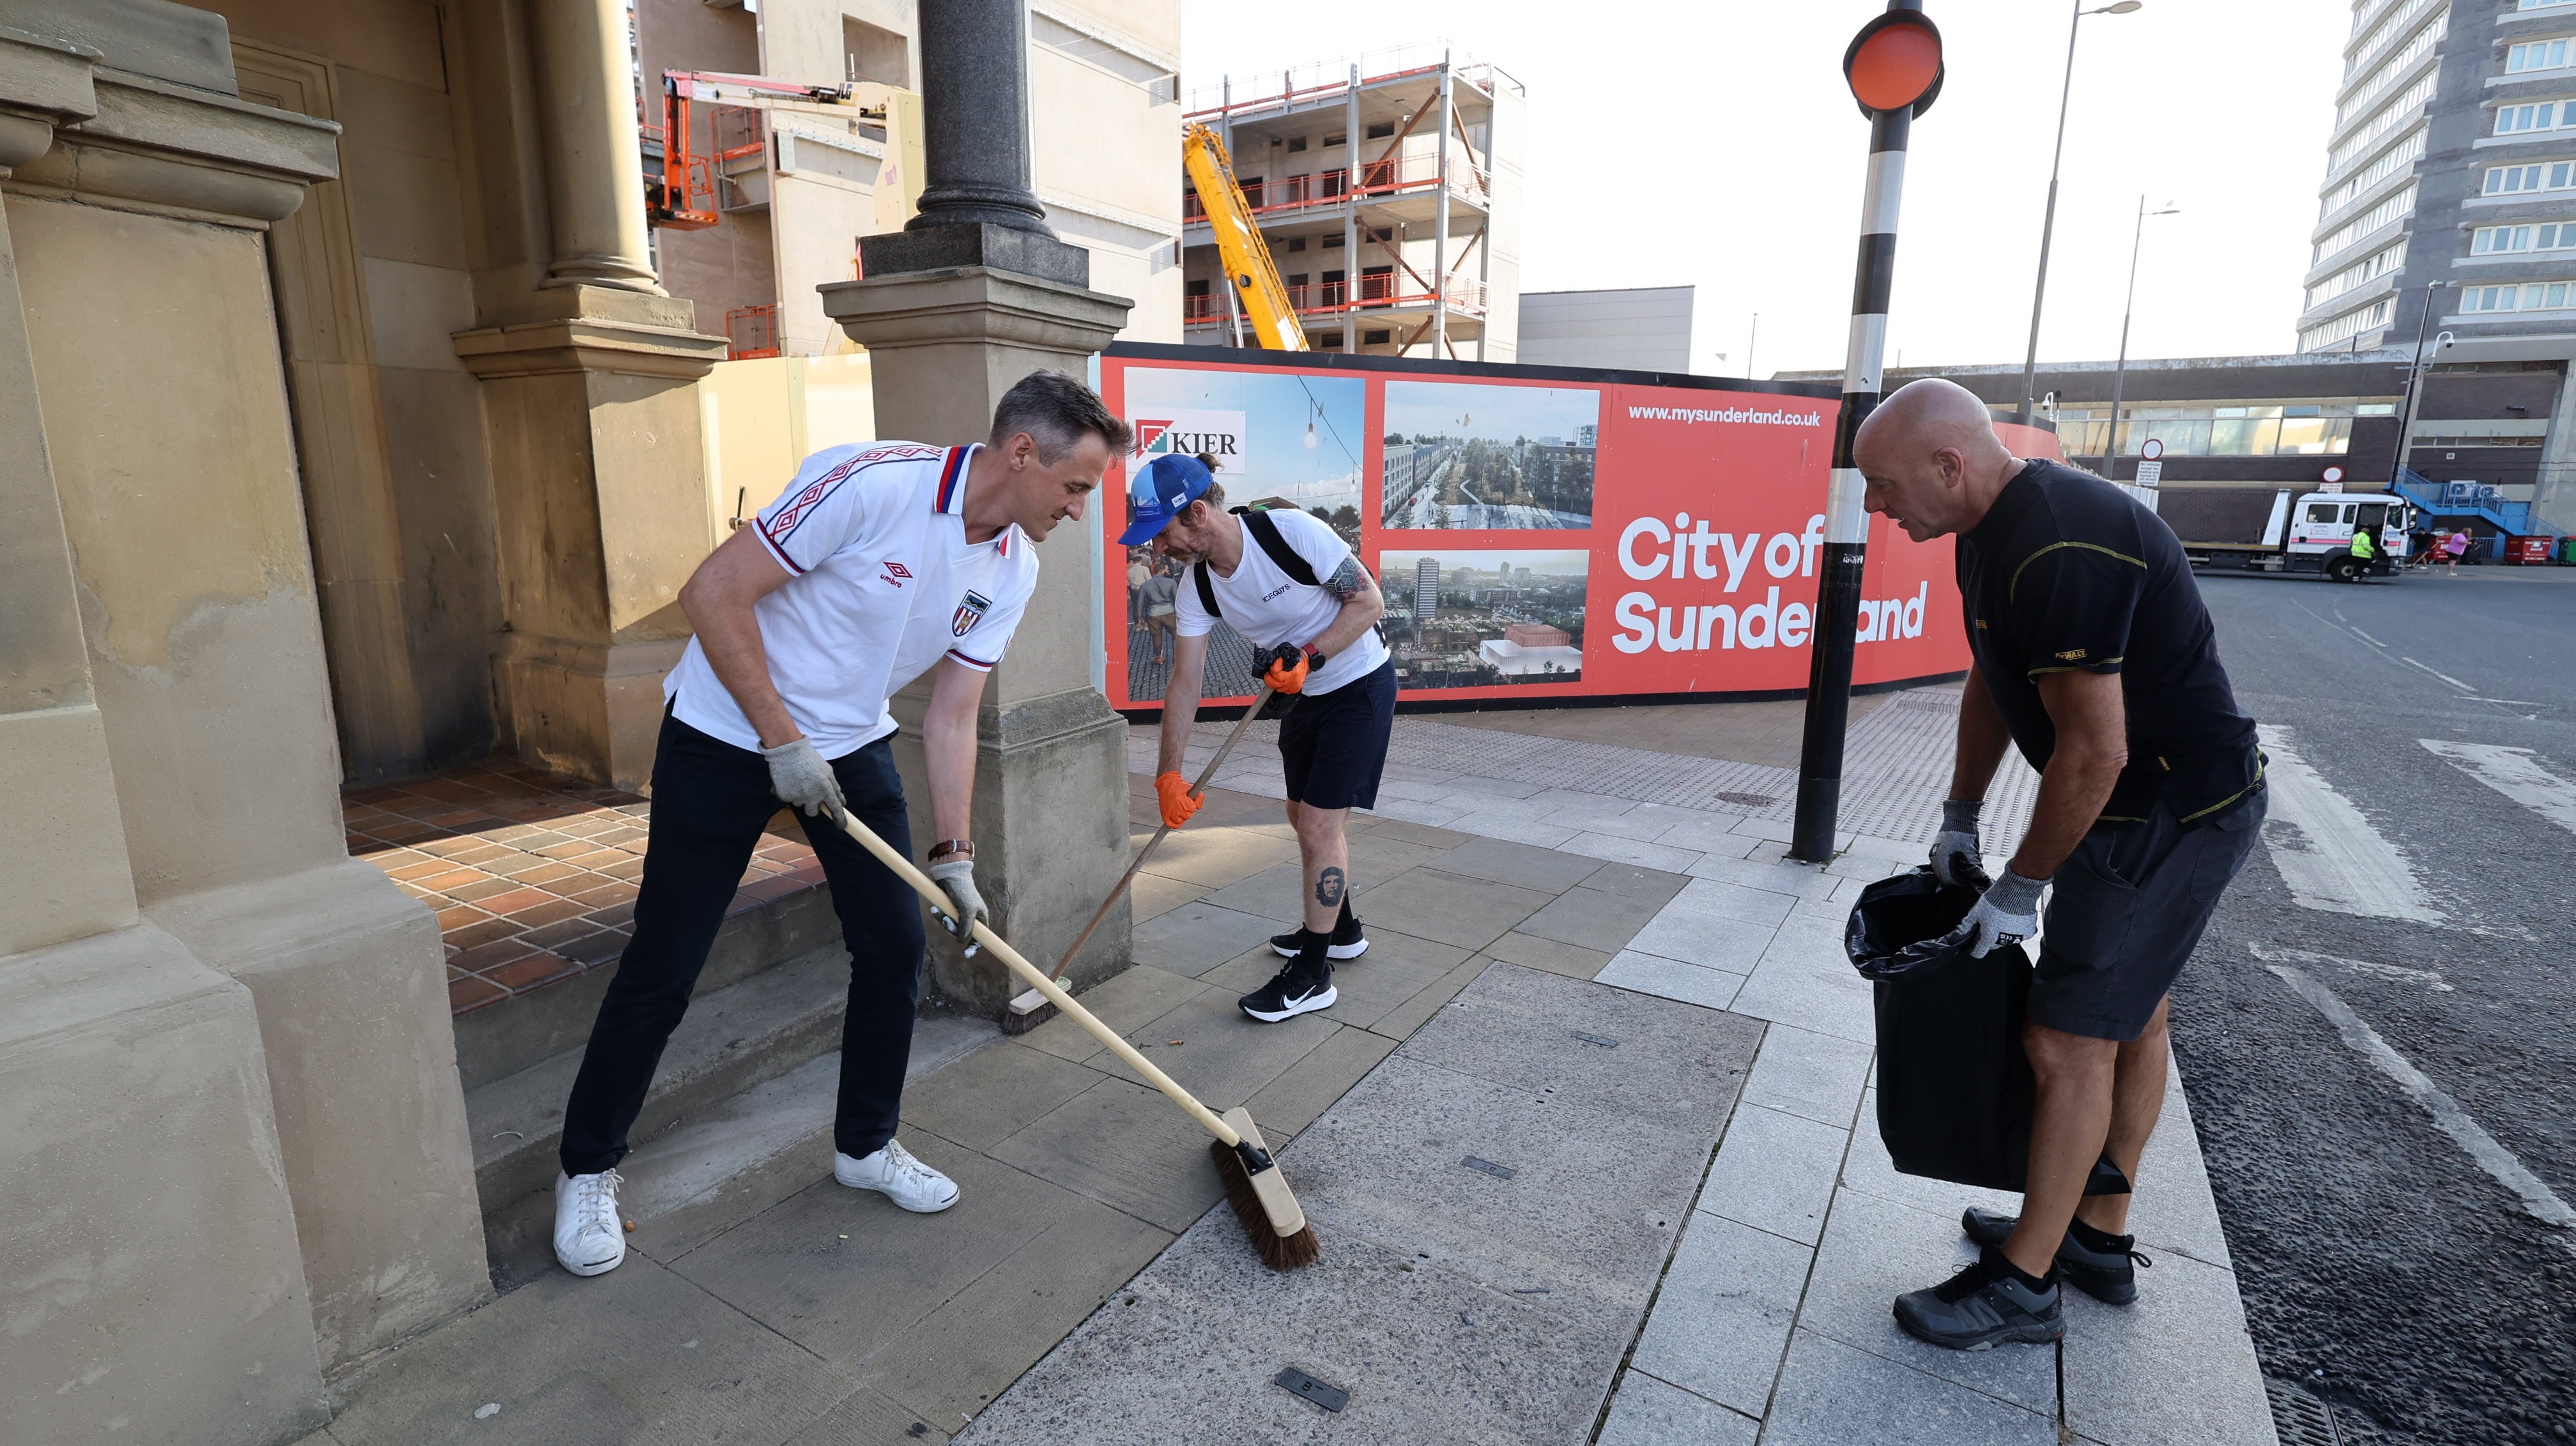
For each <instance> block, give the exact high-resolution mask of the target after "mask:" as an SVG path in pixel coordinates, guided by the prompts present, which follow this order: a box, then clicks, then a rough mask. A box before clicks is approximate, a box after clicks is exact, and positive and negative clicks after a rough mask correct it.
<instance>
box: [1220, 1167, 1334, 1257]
mask: <svg viewBox="0 0 2576 1446" xmlns="http://www.w3.org/2000/svg"><path fill="white" fill-rule="evenodd" d="M1208 1154H1209V1155H1211V1156H1213V1157H1214V1158H1215V1160H1216V1173H1217V1178H1218V1179H1221V1180H1223V1181H1225V1198H1226V1203H1228V1204H1230V1205H1232V1206H1233V1207H1234V1214H1235V1218H1236V1219H1238V1220H1240V1221H1242V1222H1243V1233H1244V1234H1246V1235H1248V1236H1250V1237H1251V1238H1252V1248H1253V1249H1254V1250H1256V1251H1258V1252H1260V1255H1261V1263H1262V1264H1264V1265H1266V1266H1269V1267H1270V1268H1271V1269H1272V1270H1295V1269H1296V1268H1298V1267H1299V1266H1301V1265H1312V1264H1314V1263H1315V1262H1316V1260H1317V1259H1319V1258H1320V1257H1321V1256H1322V1255H1323V1253H1324V1243H1323V1242H1322V1241H1321V1240H1318V1239H1316V1238H1315V1226H1314V1222H1312V1221H1309V1222H1307V1224H1306V1228H1305V1229H1303V1230H1300V1231H1298V1232H1297V1233H1296V1234H1294V1235H1287V1236H1283V1235H1281V1234H1280V1233H1279V1232H1278V1231H1277V1230H1276V1229H1274V1228H1273V1227H1272V1226H1271V1224H1270V1213H1269V1212H1268V1211H1266V1210H1264V1209H1262V1208H1261V1196H1260V1195H1259V1194H1258V1193H1256V1192H1255V1191H1254V1190H1253V1188H1252V1176H1251V1174H1250V1173H1249V1172H1248V1171H1246V1170H1245V1169H1244V1167H1243V1157H1242V1156H1241V1155H1238V1154H1236V1153H1235V1151H1234V1147H1233V1146H1231V1145H1225V1144H1220V1143H1218V1142H1217V1141H1214V1140H1210V1141H1209V1142H1208Z"/></svg>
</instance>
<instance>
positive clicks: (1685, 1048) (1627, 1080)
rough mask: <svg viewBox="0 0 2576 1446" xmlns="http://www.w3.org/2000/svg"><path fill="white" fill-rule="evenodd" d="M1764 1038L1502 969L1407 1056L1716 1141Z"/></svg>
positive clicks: (1599, 990) (1713, 1016)
mask: <svg viewBox="0 0 2576 1446" xmlns="http://www.w3.org/2000/svg"><path fill="white" fill-rule="evenodd" d="M1760 1038H1761V1030H1760V1028H1759V1027H1758V1026H1756V1025H1754V1024H1753V1023H1752V1022H1751V1021H1749V1020H1744V1019H1739V1018H1736V1017H1734V1016H1732V1015H1727V1014H1720V1013H1718V1012H1716V1011H1714V1010H1706V1009H1695V1008H1692V1007H1690V1006H1688V1005H1680V1004H1675V1003H1673V1002H1672V1001H1669V1000H1662V999H1651V998H1647V997H1645V996H1642V995H1638V994H1635V993H1631V992H1630V991H1628V990H1624V989H1608V988H1603V987H1602V986H1600V985H1598V984H1588V983H1585V982H1583V981H1581V980H1575V979H1567V978H1564V977H1562V976H1559V975H1554V974H1548V973H1544V972H1542V971H1539V970H1534V969H1522V968H1518V967H1516V966H1513V965H1510V964H1497V965H1495V966H1494V967H1493V968H1491V969H1488V970H1486V971H1485V973H1484V975H1483V977H1481V978H1480V979H1478V980H1477V982H1476V986H1475V987H1474V988H1473V989H1471V990H1469V991H1468V992H1467V994H1466V995H1465V996H1463V997H1461V998H1459V999H1456V1000H1453V1001H1451V1003H1450V1006H1449V1008H1448V1010H1447V1011H1445V1012H1444V1013H1443V1014H1442V1016H1441V1019H1440V1027H1439V1028H1438V1029H1436V1030H1425V1031H1423V1032H1421V1033H1418V1034H1416V1035H1414V1036H1413V1038H1412V1039H1410V1040H1408V1041H1406V1042H1405V1046H1404V1048H1403V1050H1402V1051H1400V1056H1401V1057H1402V1058H1404V1059H1408V1060H1412V1061H1415V1062H1418V1063H1422V1064H1430V1065H1438V1066H1440V1067H1441V1068H1443V1069H1449V1070H1455V1071H1457V1072H1458V1073H1460V1074H1464V1075H1470V1076H1473V1077H1475V1078H1478V1079H1482V1080H1488V1081H1491V1082H1493V1083H1495V1084H1499V1085H1507V1086H1510V1087H1511V1088H1513V1089H1514V1090H1517V1091H1519V1092H1520V1093H1522V1094H1524V1095H1531V1096H1540V1097H1545V1098H1547V1099H1549V1100H1552V1101H1554V1102H1557V1103H1562V1104H1571V1105H1581V1106H1585V1107H1589V1108H1597V1109H1606V1110H1611V1111H1614V1112H1617V1113H1619V1114H1622V1115H1625V1116H1627V1117H1630V1118H1632V1119H1635V1120H1638V1121H1641V1122H1651V1123H1652V1124H1654V1125H1656V1126H1657V1127H1659V1128H1666V1129H1671V1128H1683V1129H1687V1130H1689V1131H1691V1132H1692V1133H1694V1134H1699V1133H1704V1134H1706V1135H1707V1136H1708V1137H1709V1138H1710V1139H1711V1140H1712V1141H1713V1140H1715V1139H1716V1138H1717V1136H1718V1135H1720V1134H1721V1133H1723V1132H1724V1131H1725V1128H1726V1116H1727V1113H1728V1111H1730V1110H1731V1109H1733V1107H1734V1104H1735V1097H1736V1094H1737V1092H1738V1091H1739V1090H1740V1089H1742V1087H1743V1084H1744V1077H1745V1073H1746V1071H1747V1070H1748V1069H1749V1068H1750V1067H1751V1065H1752V1061H1753V1055H1754V1051H1755V1049H1756V1048H1757V1046H1758V1044H1759V1041H1760Z"/></svg>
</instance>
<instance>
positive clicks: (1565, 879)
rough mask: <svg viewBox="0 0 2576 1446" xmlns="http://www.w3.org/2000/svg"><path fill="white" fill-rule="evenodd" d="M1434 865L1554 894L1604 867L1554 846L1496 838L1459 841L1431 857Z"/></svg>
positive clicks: (1457, 872)
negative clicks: (1574, 856)
mask: <svg viewBox="0 0 2576 1446" xmlns="http://www.w3.org/2000/svg"><path fill="white" fill-rule="evenodd" d="M1431 866H1432V867H1433V868H1436V869H1438V870H1440V871H1441V872H1442V873H1445V874H1456V875H1458V876H1459V877H1461V878H1469V879H1487V880H1490V881H1492V882H1494V883H1498V884H1514V885H1517V886H1519V887H1521V888H1524V889H1540V890H1544V891H1546V892H1548V893H1551V894H1553V893H1560V892H1562V891H1564V890H1566V889H1570V888H1573V887H1574V886H1575V885H1576V884H1579V883H1582V882H1583V881H1584V880H1585V879H1588V878H1590V877H1592V876H1593V875H1594V874H1596V873H1599V872H1600V871H1601V866H1600V864H1598V863H1596V862H1591V861H1588V860H1585V859H1582V858H1569V857H1567V856H1566V855H1564V854H1561V853H1558V852H1556V851H1555V850H1554V849H1543V848H1535V847H1532V846H1531V845H1529V844H1519V843H1512V842H1510V841H1508V840H1505V839H1493V838H1480V839H1475V840H1473V841H1471V842H1467V843H1463V844H1460V845H1459V846H1458V847H1456V848H1453V849H1450V850H1449V851H1448V852H1446V853H1444V854H1442V855H1441V856H1440V857H1439V858H1437V859H1434V860H1432V861H1431Z"/></svg>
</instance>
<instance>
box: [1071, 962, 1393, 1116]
mask: <svg viewBox="0 0 2576 1446" xmlns="http://www.w3.org/2000/svg"><path fill="white" fill-rule="evenodd" d="M1372 952H1374V951H1372ZM1272 958H1273V959H1274V960H1275V959H1276V958H1277V956H1276V955H1273V956H1272ZM1264 977H1267V976H1264ZM1426 982H1427V981H1426ZM1345 1027H1346V1026H1343V1025H1341V1024H1338V1023H1336V1022H1334V1020H1333V1019H1332V1018H1331V1017H1330V1015H1329V1014H1328V1013H1324V1012H1318V1013H1314V1014H1300V1015H1298V1016H1296V1017H1295V1018H1293V1019H1283V1020H1281V1021H1279V1022H1278V1023H1276V1024H1263V1023H1261V1022H1260V1021H1259V1020H1256V1019H1253V1018H1252V1017H1250V1016H1249V1015H1246V1014H1245V1013H1244V1012H1243V1010H1242V1009H1241V1008H1240V1007H1239V1006H1238V1005H1237V1004H1236V1002H1235V999H1234V996H1233V995H1232V994H1229V993H1225V992H1222V991H1218V990H1211V991H1209V992H1208V993H1206V994H1202V995H1200V996H1198V997H1197V998H1195V999H1192V1000H1190V1001H1189V1002H1187V1003H1185V1004H1182V1005H1180V1006H1179V1007H1177V1008H1175V1009H1173V1010H1172V1011H1171V1012H1169V1013H1167V1014H1164V1015H1161V1016H1159V1017H1157V1018H1155V1019H1153V1020H1151V1021H1149V1022H1147V1023H1145V1024H1142V1025H1139V1026H1137V1027H1136V1028H1134V1029H1132V1030H1129V1031H1128V1032H1127V1036H1126V1038H1127V1042H1128V1043H1129V1044H1132V1045H1134V1046H1136V1050H1137V1052H1138V1053H1139V1054H1142V1055H1144V1056H1145V1058H1146V1059H1147V1060H1148V1061H1149V1062H1151V1063H1152V1064H1153V1065H1154V1067H1155V1068H1157V1069H1160V1070H1161V1071H1162V1072H1163V1073H1165V1074H1167V1075H1170V1076H1171V1077H1172V1078H1173V1079H1174V1080H1176V1081H1178V1082H1179V1083H1180V1086H1181V1088H1183V1089H1185V1090H1188V1091H1189V1092H1190V1093H1191V1094H1193V1095H1196V1096H1197V1097H1198V1099H1199V1102H1200V1103H1202V1104H1204V1105H1206V1106H1207V1107H1208V1108H1209V1109H1212V1110H1217V1111H1224V1110H1230V1109H1233V1108H1234V1107H1235V1106H1236V1105H1239V1104H1242V1103H1243V1102H1244V1101H1246V1100H1248V1099H1250V1098H1252V1096H1253V1095H1254V1094H1255V1093H1257V1092H1259V1091H1260V1089H1261V1087H1262V1086H1264V1085H1266V1084H1268V1083H1270V1082H1271V1081H1272V1080H1274V1079H1277V1078H1278V1077H1279V1076H1280V1075H1282V1074H1285V1073H1287V1071H1288V1068H1289V1066H1291V1065H1293V1064H1295V1063H1296V1062H1297V1061H1299V1060H1301V1059H1304V1058H1305V1057H1306V1056H1307V1055H1308V1054H1311V1053H1313V1052H1314V1049H1315V1046H1317V1045H1319V1044H1322V1043H1323V1042H1324V1038H1325V1036H1327V1035H1329V1034H1332V1033H1335V1032H1336V1031H1338V1030H1341V1029H1343V1028H1345ZM1089 1068H1092V1069H1096V1070H1099V1071H1100V1072H1101V1073H1103V1074H1106V1075H1108V1076H1110V1077H1111V1078H1113V1079H1122V1080H1127V1081H1129V1082H1131V1083H1133V1084H1136V1085H1139V1086H1144V1087H1146V1088H1151V1086H1150V1085H1147V1084H1146V1081H1145V1077H1144V1076H1143V1075H1140V1074H1138V1073H1136V1072H1135V1071H1134V1070H1133V1069H1130V1068H1129V1067H1128V1066H1127V1063H1126V1062H1125V1061H1124V1060H1121V1059H1120V1058H1118V1056H1116V1055H1114V1054H1111V1053H1110V1052H1109V1051H1107V1050H1105V1049H1104V1050H1102V1051H1101V1052H1100V1053H1099V1054H1096V1055H1094V1056H1092V1058H1091V1060H1090V1063H1089ZM1158 1098H1159V1096H1158ZM1164 1108H1166V1109H1169V1110H1172V1111H1173V1112H1174V1113H1176V1114H1177V1113H1178V1109H1177V1107H1176V1106H1173V1105H1170V1104H1168V1103H1167V1104H1166V1105H1165V1106H1164ZM1184 1118H1185V1117H1184Z"/></svg>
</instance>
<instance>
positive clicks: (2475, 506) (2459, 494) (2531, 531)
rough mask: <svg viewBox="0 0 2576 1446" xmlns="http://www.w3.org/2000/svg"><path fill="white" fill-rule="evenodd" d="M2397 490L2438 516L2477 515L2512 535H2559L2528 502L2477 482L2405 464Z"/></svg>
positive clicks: (2398, 480)
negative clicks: (2443, 477) (2436, 476)
mask: <svg viewBox="0 0 2576 1446" xmlns="http://www.w3.org/2000/svg"><path fill="white" fill-rule="evenodd" d="M2397 490H2398V491H2399V492H2400V493H2402V494H2404V495H2405V498H2406V500H2407V501H2409V502H2412V503H2414V504H2415V505H2416V506H2418V507H2420V508H2422V509H2424V510H2425V511H2426V512H2428V513H2431V514H2432V515H2433V516H2435V517H2475V518H2479V519H2481V520H2483V521H2485V522H2486V523H2488V524H2489V525H2490V526H2492V527H2494V528H2495V529H2496V530H2497V531H2498V532H2502V533H2505V534H2508V535H2510V536H2513V537H2556V536H2557V535H2558V529H2556V528H2554V527H2552V526H2550V525H2549V524H2548V523H2546V522H2543V521H2541V520H2540V519H2539V518H2538V517H2536V516H2534V515H2533V514H2532V510H2531V504H2530V503H2528V502H2507V501H2505V500H2504V494H2503V493H2502V492H2499V491H2497V490H2496V489H2495V488H2493V487H2489V486H2487V485H2485V484H2483V483H2478V482H2436V481H2434V480H2433V479H2431V478H2429V477H2427V476H2425V475H2424V474H2423V473H2421V472H2418V471H2416V470H2415V469H2414V468H2412V467H2409V468H2406V469H2405V470H2404V471H2403V472H2402V473H2401V474H2400V475H2399V476H2398V479H2397Z"/></svg>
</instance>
